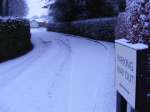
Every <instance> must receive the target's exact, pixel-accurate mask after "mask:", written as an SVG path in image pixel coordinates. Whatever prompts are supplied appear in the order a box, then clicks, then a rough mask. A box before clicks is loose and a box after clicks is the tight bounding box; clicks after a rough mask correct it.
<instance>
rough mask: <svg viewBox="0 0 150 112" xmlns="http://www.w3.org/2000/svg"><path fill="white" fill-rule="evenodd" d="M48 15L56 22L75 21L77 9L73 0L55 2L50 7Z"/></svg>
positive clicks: (57, 0)
mask: <svg viewBox="0 0 150 112" xmlns="http://www.w3.org/2000/svg"><path fill="white" fill-rule="evenodd" d="M50 10H52V12H51V13H50V14H51V15H53V18H54V20H55V21H57V22H66V21H73V20H76V15H77V9H76V4H75V1H74V0H56V1H55V2H54V3H53V4H52V5H51V6H50Z"/></svg>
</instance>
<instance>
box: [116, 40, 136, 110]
mask: <svg viewBox="0 0 150 112" xmlns="http://www.w3.org/2000/svg"><path fill="white" fill-rule="evenodd" d="M115 46H116V88H117V91H118V92H119V93H120V94H121V95H122V96H123V97H124V98H125V99H126V101H127V102H128V103H129V104H130V105H131V106H132V108H134V109H135V100H136V72H137V71H136V64H137V61H136V60H137V51H136V50H135V49H132V48H130V47H127V46H124V45H122V44H119V43H116V45H115Z"/></svg>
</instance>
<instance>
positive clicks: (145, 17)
mask: <svg viewBox="0 0 150 112" xmlns="http://www.w3.org/2000/svg"><path fill="white" fill-rule="evenodd" d="M128 1H129V2H130V4H129V3H128V6H127V8H126V13H127V19H126V24H127V29H128V30H127V39H129V40H130V42H131V43H138V42H142V43H147V44H149V43H150V2H147V1H146V0H141V1H131V0H128Z"/></svg>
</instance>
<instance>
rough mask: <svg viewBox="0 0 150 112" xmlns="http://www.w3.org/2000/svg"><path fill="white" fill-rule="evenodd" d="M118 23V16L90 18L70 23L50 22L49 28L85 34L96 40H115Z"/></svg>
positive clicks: (62, 31)
mask: <svg viewBox="0 0 150 112" xmlns="http://www.w3.org/2000/svg"><path fill="white" fill-rule="evenodd" d="M116 23H117V19H116V17H110V18H99V19H88V20H80V21H74V22H70V23H69V22H68V23H67V22H64V23H49V24H48V27H47V30H48V31H54V32H61V33H68V34H74V35H79V36H84V37H87V38H91V39H95V40H103V41H114V40H115V26H116Z"/></svg>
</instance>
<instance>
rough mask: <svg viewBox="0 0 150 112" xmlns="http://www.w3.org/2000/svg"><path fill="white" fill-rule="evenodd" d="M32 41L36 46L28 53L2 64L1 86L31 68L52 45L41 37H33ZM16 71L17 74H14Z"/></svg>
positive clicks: (0, 66)
mask: <svg viewBox="0 0 150 112" xmlns="http://www.w3.org/2000/svg"><path fill="white" fill-rule="evenodd" d="M32 42H33V45H34V48H33V50H32V51H30V52H29V53H28V54H26V55H24V56H22V57H19V58H17V59H13V60H11V61H8V62H4V63H2V64H0V68H1V69H0V74H1V75H0V87H2V86H4V85H6V84H7V83H8V82H10V81H12V80H14V79H16V77H18V76H20V75H21V74H22V72H24V71H25V70H27V69H28V68H30V67H31V66H32V65H33V63H34V62H35V61H38V60H39V59H40V58H41V57H42V56H43V54H44V53H45V52H47V51H48V50H49V49H50V47H51V43H50V42H47V43H45V42H44V41H42V40H41V39H40V38H32ZM7 63H8V64H7ZM14 72H15V74H12V73H14Z"/></svg>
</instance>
